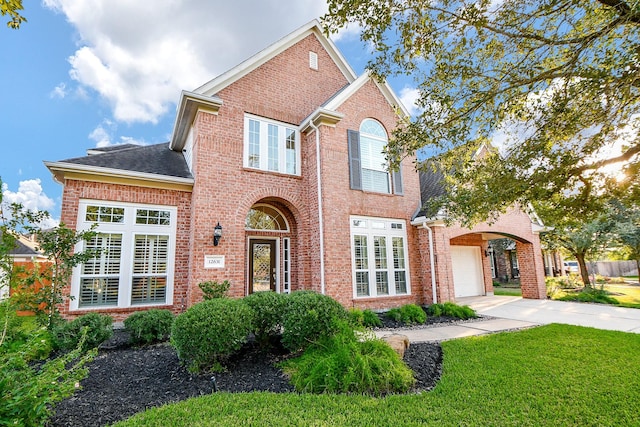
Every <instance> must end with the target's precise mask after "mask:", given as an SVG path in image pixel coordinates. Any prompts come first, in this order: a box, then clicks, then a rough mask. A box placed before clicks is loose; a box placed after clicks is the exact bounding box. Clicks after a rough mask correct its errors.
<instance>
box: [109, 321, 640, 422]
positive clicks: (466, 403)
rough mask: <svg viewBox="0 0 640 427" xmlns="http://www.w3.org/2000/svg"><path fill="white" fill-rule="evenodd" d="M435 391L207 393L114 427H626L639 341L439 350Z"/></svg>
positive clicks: (557, 336)
mask: <svg viewBox="0 0 640 427" xmlns="http://www.w3.org/2000/svg"><path fill="white" fill-rule="evenodd" d="M442 347H443V351H444V365H443V373H442V378H441V380H440V383H439V384H438V386H437V387H436V388H435V389H434V390H432V391H431V392H428V393H423V394H419V395H417V394H416V395H394V396H388V397H386V398H381V399H378V398H372V397H365V396H347V395H326V394H325V395H311V394H295V393H292V394H273V393H242V394H230V393H216V394H212V395H209V396H204V397H200V398H195V399H190V400H186V401H183V402H180V403H177V404H174V405H167V406H164V407H162V408H156V409H151V410H149V411H147V412H144V413H142V414H138V415H136V416H135V417H133V418H131V419H129V420H127V421H124V422H122V423H118V424H117V425H118V426H120V427H123V426H165V425H174V426H187V425H189V426H213V425H215V426H234V427H236V426H239V425H260V426H263V425H267V426H280V425H287V426H292V425H293V426H311V425H313V426H370V425H385V426H386V425H389V426H412V425H438V426H442V425H445V426H461V425H465V426H487V425H492V426H506V425H513V426H540V425H553V426H555V425H564V426H584V425H635V424H636V423H637V421H638V414H639V413H640V376H639V375H636V374H635V373H634V372H635V371H636V367H637V366H640V335H638V334H628V333H623V332H613V331H603V330H597V329H591V328H583V327H578V326H569V325H557V324H553V325H547V326H541V327H537V328H533V329H528V330H524V331H519V332H504V333H499V334H493V335H485V336H480V337H472V338H465V339H458V340H453V341H447V342H443V343H442Z"/></svg>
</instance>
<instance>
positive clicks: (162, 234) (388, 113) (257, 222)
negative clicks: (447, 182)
mask: <svg viewBox="0 0 640 427" xmlns="http://www.w3.org/2000/svg"><path fill="white" fill-rule="evenodd" d="M398 112H399V113H398ZM397 114H405V115H406V114H407V112H406V110H405V109H404V107H403V106H402V104H401V102H400V101H399V100H398V98H397V97H396V95H395V94H394V93H393V91H392V90H391V88H390V87H389V86H388V85H387V84H385V83H380V82H377V81H376V80H375V79H373V78H371V77H370V76H369V75H367V74H364V75H362V76H359V77H358V76H356V75H355V73H354V72H353V70H352V69H351V67H350V66H349V65H348V64H347V62H346V61H345V59H344V58H343V57H342V55H341V54H340V52H339V51H338V50H337V48H336V47H335V45H334V44H333V43H332V42H331V41H330V40H329V39H327V38H326V37H325V36H324V35H323V34H322V31H321V29H320V27H319V25H318V23H317V22H316V21H313V22H311V23H309V24H307V25H305V26H303V27H302V28H300V29H298V30H297V31H295V32H293V33H291V34H290V35H288V36H286V37H285V38H283V39H281V40H280V41H278V42H277V43H275V44H273V45H271V46H270V47H268V48H266V49H265V50H263V51H261V52H259V53H258V54H256V55H254V56H253V57H251V58H250V59H248V60H246V61H245V62H243V63H241V64H239V65H238V66H236V67H234V68H233V69H231V70H229V71H227V72H226V73H224V74H222V75H220V76H218V77H216V78H215V79H213V80H211V81H210V82H208V83H206V84H205V85H203V86H201V87H199V88H197V89H196V90H194V91H192V92H183V93H182V94H181V96H180V101H179V103H178V109H177V115H176V120H175V126H174V129H173V134H172V137H171V141H170V142H169V143H166V144H158V145H151V146H132V145H124V146H115V147H109V148H106V149H93V150H89V152H88V155H87V156H85V157H79V158H73V159H67V160H63V161H59V162H45V163H46V165H47V167H48V168H49V169H50V170H51V172H52V173H53V174H54V176H55V178H56V180H57V181H58V182H60V183H62V184H63V185H64V190H63V206H62V217H61V220H62V222H64V223H66V224H68V225H73V226H75V227H77V228H87V227H90V226H91V224H94V223H97V224H98V230H99V232H100V234H99V235H98V237H97V238H96V239H94V240H93V241H92V242H89V243H88V244H89V245H90V246H95V247H100V248H102V249H103V251H102V253H101V255H100V256H99V257H97V258H96V259H94V260H93V261H91V262H88V263H86V264H84V265H83V266H80V267H79V268H77V269H76V271H75V274H74V277H73V279H72V282H71V283H70V286H69V293H70V294H71V295H73V296H74V297H75V298H74V299H73V300H71V301H70V302H69V303H67V305H66V306H65V307H63V310H62V311H63V313H65V314H66V315H68V316H70V315H77V314H83V313H86V312H87V311H91V310H99V311H101V312H105V313H109V314H111V315H113V316H114V318H116V319H122V318H124V317H126V316H127V315H128V314H130V313H131V312H133V311H136V310H141V309H147V308H149V307H162V308H169V309H172V310H173V311H174V312H176V313H177V312H180V311H182V310H184V309H185V308H186V307H188V306H191V305H193V304H194V303H196V302H198V301H200V300H201V298H202V295H201V292H200V290H199V288H198V286H197V285H198V283H200V282H203V281H207V280H217V281H222V280H229V281H230V282H231V289H230V294H231V296H234V297H240V296H244V295H247V294H249V293H252V292H255V291H261V290H272V291H276V292H290V291H293V290H297V289H313V290H316V291H318V292H322V293H326V294H328V295H330V296H332V297H334V298H336V299H337V300H338V301H340V302H341V303H342V304H343V305H345V306H347V307H351V306H358V307H369V308H377V309H380V308H388V307H392V306H398V305H402V304H405V303H410V302H415V303H430V302H433V301H434V300H436V299H437V300H452V299H454V298H455V297H456V293H455V292H454V279H455V277H454V273H453V270H452V266H453V268H454V269H455V267H456V262H458V261H456V259H457V258H456V256H454V258H453V261H452V258H451V252H452V248H453V247H454V246H455V245H466V246H465V247H473V248H475V249H474V251H473V254H472V255H467V256H468V257H469V256H470V257H475V258H474V259H476V261H474V262H477V263H478V265H479V266H480V267H481V268H485V267H486V265H485V264H487V262H486V260H485V259H484V257H481V256H479V254H480V253H481V249H482V248H483V247H484V248H485V249H486V245H487V240H486V236H487V235H489V233H497V234H500V233H507V234H508V235H509V236H515V238H517V239H519V241H521V242H522V245H524V246H526V250H523V251H522V253H523V254H527V256H530V257H531V258H532V261H531V262H528V261H525V260H524V259H523V260H522V261H521V264H530V265H531V268H530V273H528V272H527V269H526V268H522V271H523V276H522V277H523V280H524V282H523V283H525V282H526V281H527V280H528V281H529V282H532V285H531V289H532V291H531V292H530V293H528V294H527V296H529V297H538V298H539V297H542V295H543V294H542V293H541V292H543V291H544V282H543V279H541V278H542V269H541V267H540V268H538V265H537V264H536V261H535V260H533V259H534V258H536V259H537V258H540V256H539V255H538V253H537V252H539V248H540V245H539V240H538V237H537V234H536V233H535V229H532V221H531V220H530V219H529V217H528V216H526V215H524V214H522V213H521V212H519V211H514V213H513V214H510V215H507V216H505V219H504V221H503V222H502V223H501V222H500V221H499V222H498V223H497V224H494V225H492V226H490V227H489V226H487V227H488V228H477V229H474V230H465V229H462V228H459V227H457V228H456V227H443V226H442V225H443V223H442V221H440V222H438V221H439V220H436V219H427V218H424V217H420V216H419V215H418V214H417V213H418V212H419V211H420V206H421V182H420V177H419V175H418V174H417V173H416V171H415V169H414V164H413V159H406V160H404V161H403V162H402V165H401V168H400V170H399V171H397V172H389V171H388V170H387V168H386V167H385V159H384V155H383V154H382V147H384V145H385V144H386V142H387V140H388V138H389V135H390V133H391V131H392V130H393V129H394V127H395V126H396V123H397V119H398V116H397ZM501 227H502V228H501ZM214 234H218V235H219V236H217V237H216V238H214ZM483 236H485V237H483ZM454 249H455V248H454ZM476 249H477V251H475V250H476ZM520 250H521V249H520V248H518V253H519V254H520V253H521V252H520ZM477 255H478V256H477ZM467 261H468V260H467ZM467 261H465V262H467ZM539 264H540V266H541V264H542V259H541V258H540V262H539ZM464 269H466V266H465V265H463V270H464ZM538 269H539V270H540V271H539V275H538V271H537V270H538ZM432 272H435V274H432ZM474 274H475V273H474ZM538 276H539V277H538ZM486 277H487V274H486V273H485V272H484V271H480V272H479V273H477V274H476V276H474V278H473V280H476V281H481V282H482V283H481V284H479V285H478V289H477V294H485V293H487V292H489V293H490V292H491V291H492V288H491V280H490V272H489V276H488V277H489V280H488V281H487V280H486ZM464 280H467V279H464ZM540 280H542V285H540ZM541 286H542V287H541ZM434 292H435V294H434ZM473 292H476V291H473ZM460 295H462V294H460Z"/></svg>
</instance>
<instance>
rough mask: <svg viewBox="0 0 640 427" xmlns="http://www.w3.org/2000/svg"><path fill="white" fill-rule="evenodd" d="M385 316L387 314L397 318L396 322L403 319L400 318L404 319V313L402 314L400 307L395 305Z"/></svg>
mask: <svg viewBox="0 0 640 427" xmlns="http://www.w3.org/2000/svg"><path fill="white" fill-rule="evenodd" d="M385 316H387V317H388V318H389V319H391V320H395V321H396V322H401V321H402V320H400V319H402V314H400V307H394V308H392V309H390V310H389V311H387V312H386V313H385Z"/></svg>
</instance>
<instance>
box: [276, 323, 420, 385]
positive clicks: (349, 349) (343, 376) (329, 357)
mask: <svg viewBox="0 0 640 427" xmlns="http://www.w3.org/2000/svg"><path fill="white" fill-rule="evenodd" d="M336 327H337V328H338V332H337V333H336V334H334V335H331V336H324V337H322V338H320V339H319V340H318V342H317V343H314V344H312V345H311V346H310V347H309V348H308V349H307V350H306V351H305V352H304V354H303V355H302V356H300V357H297V358H295V359H291V360H288V361H286V362H284V363H283V364H282V367H283V370H284V372H285V373H286V374H287V375H289V377H290V380H291V383H292V384H293V385H294V387H295V388H296V390H297V391H299V392H307V393H358V394H370V395H374V396H380V395H384V394H388V393H404V392H406V391H407V390H409V388H411V386H413V384H414V383H415V379H414V378H413V372H412V371H411V370H410V369H409V368H408V367H407V366H406V365H405V364H404V362H403V361H402V360H400V357H399V356H398V354H397V353H396V352H395V351H393V350H392V349H391V347H389V345H388V344H387V343H385V342H384V341H382V340H380V339H377V338H374V337H370V336H369V337H365V339H364V340H363V334H362V333H356V332H354V330H353V328H352V327H351V326H350V325H349V324H348V323H346V322H342V323H339V324H338V326H336Z"/></svg>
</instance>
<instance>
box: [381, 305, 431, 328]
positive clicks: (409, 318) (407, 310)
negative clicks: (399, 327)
mask: <svg viewBox="0 0 640 427" xmlns="http://www.w3.org/2000/svg"><path fill="white" fill-rule="evenodd" d="M386 315H387V317H389V318H390V319H393V320H395V321H396V322H402V323H405V324H407V325H413V324H415V323H424V322H426V320H427V315H426V313H425V312H424V310H423V309H422V307H420V306H418V305H415V304H406V305H403V306H402V307H395V308H392V309H391V310H389V311H387V313H386Z"/></svg>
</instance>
